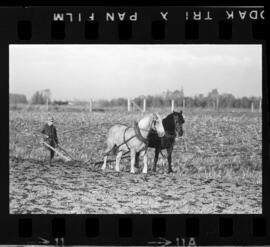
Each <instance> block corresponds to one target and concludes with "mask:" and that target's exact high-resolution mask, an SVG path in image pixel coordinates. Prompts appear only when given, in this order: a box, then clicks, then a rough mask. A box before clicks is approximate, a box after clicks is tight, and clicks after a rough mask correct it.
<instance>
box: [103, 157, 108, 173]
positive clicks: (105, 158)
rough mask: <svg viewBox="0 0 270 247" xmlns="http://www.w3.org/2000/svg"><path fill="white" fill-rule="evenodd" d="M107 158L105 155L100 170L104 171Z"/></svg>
mask: <svg viewBox="0 0 270 247" xmlns="http://www.w3.org/2000/svg"><path fill="white" fill-rule="evenodd" d="M107 158H108V156H107V155H106V156H104V162H103V165H102V167H101V169H102V170H105V169H106V164H107Z"/></svg>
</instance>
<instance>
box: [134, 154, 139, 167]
mask: <svg viewBox="0 0 270 247" xmlns="http://www.w3.org/2000/svg"><path fill="white" fill-rule="evenodd" d="M139 159H140V153H136V155H135V168H139Z"/></svg>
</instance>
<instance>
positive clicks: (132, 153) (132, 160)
mask: <svg viewBox="0 0 270 247" xmlns="http://www.w3.org/2000/svg"><path fill="white" fill-rule="evenodd" d="M135 162H136V152H135V150H130V173H135V168H134V165H135Z"/></svg>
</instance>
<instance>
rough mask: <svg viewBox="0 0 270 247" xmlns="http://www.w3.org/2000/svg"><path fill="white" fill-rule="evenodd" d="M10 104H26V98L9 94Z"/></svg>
mask: <svg viewBox="0 0 270 247" xmlns="http://www.w3.org/2000/svg"><path fill="white" fill-rule="evenodd" d="M9 103H10V104H27V103H28V102H27V98H26V96H25V95H23V94H16V93H10V94H9Z"/></svg>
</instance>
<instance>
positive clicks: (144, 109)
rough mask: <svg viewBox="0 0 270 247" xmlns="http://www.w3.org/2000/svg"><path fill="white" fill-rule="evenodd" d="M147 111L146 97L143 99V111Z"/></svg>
mask: <svg viewBox="0 0 270 247" xmlns="http://www.w3.org/2000/svg"><path fill="white" fill-rule="evenodd" d="M145 111H146V99H143V112H145Z"/></svg>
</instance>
